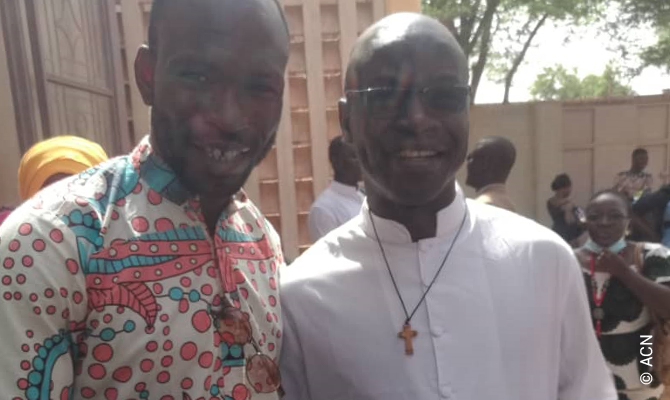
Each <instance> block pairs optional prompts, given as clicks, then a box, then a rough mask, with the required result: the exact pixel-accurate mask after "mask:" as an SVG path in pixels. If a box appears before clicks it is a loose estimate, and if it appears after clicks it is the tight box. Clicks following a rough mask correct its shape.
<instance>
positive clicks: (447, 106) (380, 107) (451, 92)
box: [345, 85, 470, 118]
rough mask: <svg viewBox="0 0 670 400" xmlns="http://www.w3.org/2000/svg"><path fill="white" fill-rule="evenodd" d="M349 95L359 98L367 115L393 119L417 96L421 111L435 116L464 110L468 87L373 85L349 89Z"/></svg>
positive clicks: (466, 103)
mask: <svg viewBox="0 0 670 400" xmlns="http://www.w3.org/2000/svg"><path fill="white" fill-rule="evenodd" d="M345 94H346V95H347V97H349V98H360V99H361V100H362V101H363V104H364V106H365V108H366V110H367V112H368V114H369V115H371V116H373V117H376V118H393V117H395V116H397V115H399V113H400V111H401V110H402V109H403V108H404V107H406V105H407V103H408V101H409V100H410V99H411V98H412V97H413V96H414V95H416V96H417V98H418V99H419V101H420V102H421V105H422V106H423V108H424V111H425V112H427V113H430V114H431V115H433V116H436V117H444V116H445V114H453V113H458V112H461V111H463V110H464V109H465V108H466V107H467V105H468V99H469V97H470V86H464V85H435V86H425V87H422V88H414V87H410V88H398V87H373V88H367V89H362V90H348V91H346V93H345Z"/></svg>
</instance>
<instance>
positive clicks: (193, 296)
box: [0, 144, 282, 400]
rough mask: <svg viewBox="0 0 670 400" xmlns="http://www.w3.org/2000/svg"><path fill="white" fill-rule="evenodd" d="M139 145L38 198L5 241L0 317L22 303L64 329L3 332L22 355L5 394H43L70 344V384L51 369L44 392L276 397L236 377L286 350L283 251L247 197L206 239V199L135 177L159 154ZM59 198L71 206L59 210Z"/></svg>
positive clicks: (0, 246)
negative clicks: (178, 194) (259, 357)
mask: <svg viewBox="0 0 670 400" xmlns="http://www.w3.org/2000/svg"><path fill="white" fill-rule="evenodd" d="M138 151H139V150H138ZM142 151H147V152H150V147H149V146H147V145H146V144H145V145H144V147H142V150H141V151H140V153H135V154H134V155H133V156H131V157H130V158H119V159H117V160H118V161H113V162H112V164H111V165H114V167H109V169H105V170H96V169H93V170H91V171H88V172H86V173H85V174H82V175H80V176H77V177H76V178H74V180H73V181H72V182H71V186H70V187H66V186H63V187H61V188H60V189H58V190H60V191H61V192H59V193H58V194H57V195H56V193H50V194H45V195H44V196H40V199H39V207H37V205H38V202H37V201H35V207H32V208H31V209H30V210H31V213H30V214H27V215H26V218H22V219H20V220H19V221H20V222H18V223H16V225H15V226H14V227H12V228H10V229H11V230H12V234H11V235H10V236H2V237H0V255H1V256H0V264H2V268H0V311H2V309H3V308H5V307H11V308H12V309H15V308H16V307H17V306H21V307H23V308H25V309H26V310H28V311H27V312H28V313H32V314H33V316H34V317H37V318H40V319H44V320H48V321H49V323H50V324H53V325H54V326H62V327H63V328H64V330H63V331H62V333H59V334H58V335H52V334H49V335H47V334H45V333H44V332H43V331H42V330H41V329H39V327H36V326H31V325H30V324H31V322H30V321H32V320H33V319H32V318H31V319H26V320H25V321H20V320H19V321H17V323H25V324H26V326H22V327H21V329H20V330H19V332H20V333H18V334H17V333H15V332H16V330H12V331H11V332H12V333H11V334H8V333H7V332H6V330H5V329H4V327H3V326H2V324H0V337H3V340H4V338H6V337H8V336H12V337H11V338H10V339H9V341H8V346H9V347H10V351H15V352H16V354H20V356H19V358H20V359H19V361H18V363H17V366H16V370H17V372H16V374H17V377H16V379H15V380H14V382H15V384H14V385H12V387H11V388H8V391H10V392H11V394H10V395H8V398H18V399H24V398H27V399H37V398H39V397H38V396H39V393H40V388H41V387H42V386H43V384H44V382H43V381H42V379H44V376H45V374H44V370H45V368H50V367H49V366H48V365H51V364H48V363H47V362H46V360H58V361H56V363H55V368H60V367H61V365H63V364H62V363H61V362H60V360H59V358H60V357H62V355H64V354H67V353H68V352H69V349H71V348H75V349H76V352H75V353H76V357H77V361H76V363H75V369H74V376H75V384H74V385H72V386H70V385H71V382H62V381H60V380H59V379H60V375H59V374H55V375H53V376H54V377H55V378H53V382H49V383H48V384H47V385H49V384H50V385H51V390H50V393H49V398H61V399H69V398H83V399H107V400H110V399H125V398H134V399H162V400H170V399H181V398H182V397H184V398H191V399H205V400H207V399H211V398H216V399H219V398H226V399H228V400H230V399H233V400H248V399H251V398H254V399H258V400H265V399H266V398H274V397H273V396H270V397H266V395H265V394H264V393H263V391H264V390H265V388H264V387H263V385H262V384H261V386H257V385H255V384H251V383H250V382H249V381H248V380H246V379H243V380H239V379H238V377H241V376H244V374H242V373H241V372H243V371H242V369H243V368H246V366H247V364H248V362H249V357H250V356H252V355H255V354H256V348H258V350H260V351H261V352H262V353H263V354H267V355H268V357H276V356H277V353H276V351H277V347H278V346H277V341H278V339H277V335H278V333H279V332H280V331H279V329H278V328H279V326H280V324H281V319H280V316H281V313H280V310H279V304H278V293H277V288H276V282H275V280H276V277H277V266H278V265H281V259H282V256H281V254H280V253H278V252H277V251H278V250H277V249H278V244H277V243H274V241H273V240H274V239H273V238H274V236H273V235H274V233H270V232H267V231H266V224H265V222H264V220H263V219H262V217H260V213H259V212H258V211H257V210H256V209H255V208H254V207H253V205H252V204H251V203H250V202H247V201H246V200H244V202H243V200H241V199H240V198H238V200H236V201H235V205H234V206H235V207H237V211H233V212H229V213H228V214H226V217H225V218H222V219H221V220H220V221H219V222H218V225H217V230H216V233H215V234H214V235H213V236H212V237H208V233H207V232H206V231H205V229H203V224H202V222H203V221H204V216H203V214H202V211H201V208H200V204H199V203H198V201H196V200H188V201H186V202H178V203H175V202H174V199H173V198H171V195H172V194H173V193H174V192H175V190H176V189H174V187H172V188H169V190H168V189H166V188H163V187H154V185H153V183H149V182H154V181H153V180H145V179H143V178H140V177H139V173H138V172H137V171H139V170H140V169H141V168H142V165H145V164H143V163H144V162H145V161H146V160H147V159H149V158H150V155H149V154H145V153H142ZM146 165H148V164H146ZM102 168H107V167H102ZM120 171H123V174H124V175H123V176H122V179H117V178H119V177H121V176H120V175H116V174H119V173H120ZM133 171H135V172H133ZM156 173H161V174H164V173H166V172H165V171H160V172H156ZM155 181H156V182H172V181H175V180H174V179H165V177H162V178H161V179H157V180H155ZM110 185H118V187H111V186H110ZM74 189H76V190H77V194H76V195H72V194H71V193H69V190H74ZM85 191H89V192H87V193H84V192H85ZM64 198H68V199H74V201H72V202H68V203H63V204H60V205H57V206H56V204H55V203H54V202H56V201H60V202H62V199H64ZM176 204H177V206H175V205H176ZM179 207H181V208H182V209H183V213H182V214H180V213H179V212H178V211H177V212H175V210H179ZM40 210H43V211H40ZM47 210H50V211H48V212H49V213H50V214H49V216H46V214H42V213H46V212H47ZM53 210H57V211H53ZM54 212H55V213H57V218H53V213H54ZM36 215H37V216H40V215H45V216H44V217H35V216H36ZM213 257H215V258H216V259H215V260H213V259H212V258H213ZM45 271H46V272H45ZM45 273H48V274H52V275H53V276H49V277H48V278H49V279H43V277H44V275H43V274H45ZM52 278H53V279H52ZM231 307H232V308H233V309H234V310H235V311H234V312H232V314H231V311H230V308H231ZM226 308H229V311H228V312H227V313H224V312H223V310H224V309H226ZM230 315H234V318H233V319H230V318H229V316H230ZM181 371H189V372H188V374H184V373H182V372H181ZM263 373H264V372H262V371H261V375H259V376H262V374H263ZM177 388H178V389H177ZM259 388H260V391H259ZM175 389H177V390H175ZM181 392H183V393H184V395H182V393H181ZM175 393H177V394H178V395H177V394H175ZM187 396H188V397H187Z"/></svg>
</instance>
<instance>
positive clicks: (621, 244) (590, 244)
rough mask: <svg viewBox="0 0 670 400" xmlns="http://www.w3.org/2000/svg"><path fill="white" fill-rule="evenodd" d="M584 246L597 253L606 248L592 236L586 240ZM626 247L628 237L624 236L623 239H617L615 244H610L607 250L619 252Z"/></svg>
mask: <svg viewBox="0 0 670 400" xmlns="http://www.w3.org/2000/svg"><path fill="white" fill-rule="evenodd" d="M584 247H585V248H587V249H588V250H590V251H591V252H593V253H596V254H598V253H601V252H602V251H603V250H604V249H603V247H602V246H600V245H599V244H598V243H596V242H594V241H593V240H591V239H590V238H589V240H587V241H586V243H585V244H584ZM624 248H626V239H625V238H624V237H623V236H622V237H621V239H619V240H617V241H616V242H615V243H614V244H612V245H611V246H609V247H608V248H607V250H609V251H611V252H612V253H618V252H620V251H621V250H623V249H624Z"/></svg>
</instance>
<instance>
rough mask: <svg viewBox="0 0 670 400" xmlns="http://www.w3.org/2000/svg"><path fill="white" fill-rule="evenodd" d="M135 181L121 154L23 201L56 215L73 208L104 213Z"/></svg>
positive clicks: (123, 195) (125, 158)
mask: <svg viewBox="0 0 670 400" xmlns="http://www.w3.org/2000/svg"><path fill="white" fill-rule="evenodd" d="M138 183H139V174H138V173H137V171H135V169H134V168H133V167H132V165H131V163H130V162H129V160H128V157H126V156H122V157H117V158H113V159H110V160H107V161H105V162H104V163H102V164H100V165H97V166H94V167H91V168H89V169H87V170H85V171H83V172H81V173H79V174H77V175H73V176H70V177H68V178H65V179H63V180H61V181H58V182H56V183H54V184H52V185H49V186H48V187H46V188H44V189H42V190H41V191H39V192H38V193H37V194H36V195H35V196H34V197H33V198H31V199H30V200H28V201H27V202H26V203H25V204H27V205H29V206H31V207H32V208H34V209H38V210H47V211H51V212H53V213H55V214H57V215H59V214H67V213H69V212H71V211H72V210H74V209H91V211H96V212H97V213H99V214H103V213H104V210H105V209H106V208H107V205H108V204H109V203H112V202H115V201H119V200H121V199H123V198H125V197H126V196H128V195H130V194H131V193H132V191H133V190H134V189H136V187H137V184H138Z"/></svg>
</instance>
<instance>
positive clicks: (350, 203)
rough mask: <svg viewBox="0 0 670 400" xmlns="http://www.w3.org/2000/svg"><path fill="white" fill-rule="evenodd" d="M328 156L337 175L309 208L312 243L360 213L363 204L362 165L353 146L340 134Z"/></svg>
mask: <svg viewBox="0 0 670 400" xmlns="http://www.w3.org/2000/svg"><path fill="white" fill-rule="evenodd" d="M328 158H329V159H330V164H331V165H332V166H333V172H334V173H335V176H334V177H333V181H332V182H331V184H330V186H328V187H327V188H326V190H324V191H323V192H321V194H320V195H319V197H318V198H317V199H316V201H315V202H314V204H312V207H311V208H310V210H309V219H308V224H309V237H310V239H311V240H312V243H315V242H316V241H317V240H319V239H320V238H322V237H323V236H325V235H326V234H327V233H328V232H330V231H332V230H333V229H335V228H337V227H338V226H340V225H342V224H344V223H345V222H347V221H349V220H350V219H352V218H353V217H354V216H356V215H358V213H359V212H360V211H361V205H362V204H363V194H362V193H361V192H360V191H359V190H358V182H360V180H361V167H360V165H359V163H358V158H357V157H356V152H355V151H354V149H353V147H351V145H349V144H347V143H345V141H344V139H343V137H342V136H337V137H335V138H334V139H333V140H332V141H331V142H330V146H329V147H328Z"/></svg>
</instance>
